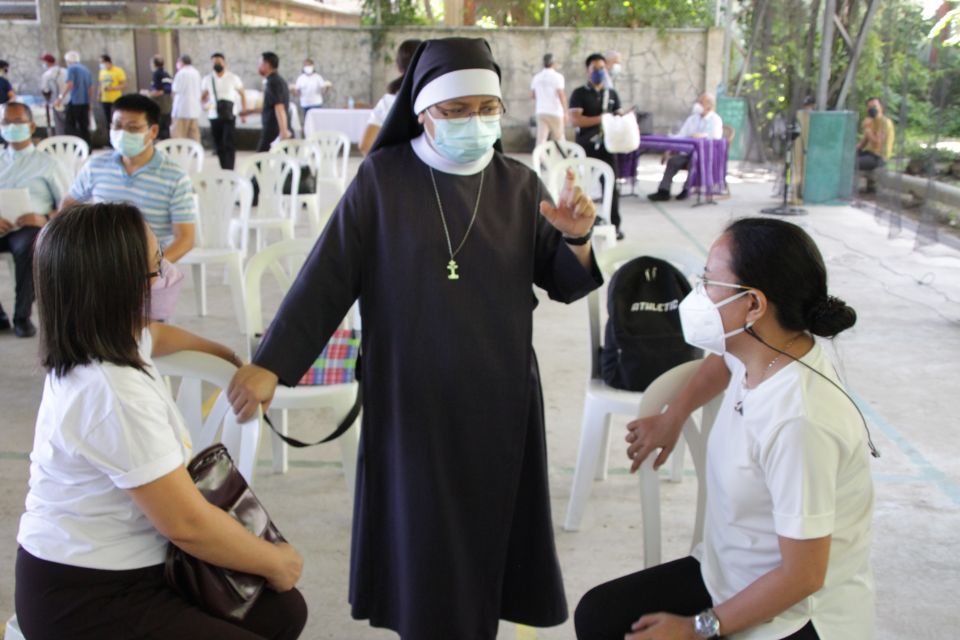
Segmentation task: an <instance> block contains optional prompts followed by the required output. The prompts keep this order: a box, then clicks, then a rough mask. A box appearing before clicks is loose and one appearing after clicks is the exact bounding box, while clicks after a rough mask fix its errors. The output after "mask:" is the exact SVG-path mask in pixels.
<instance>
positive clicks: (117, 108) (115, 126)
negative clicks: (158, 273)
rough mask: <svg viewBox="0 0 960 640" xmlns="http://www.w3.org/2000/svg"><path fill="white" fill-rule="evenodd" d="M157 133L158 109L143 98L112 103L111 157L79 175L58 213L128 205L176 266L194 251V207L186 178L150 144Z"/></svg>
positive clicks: (94, 162)
mask: <svg viewBox="0 0 960 640" xmlns="http://www.w3.org/2000/svg"><path fill="white" fill-rule="evenodd" d="M159 132H160V108H159V107H158V106H157V103H155V102H154V101H153V100H151V99H150V98H148V97H147V96H142V95H139V94H127V95H124V96H122V97H121V98H120V99H119V100H117V101H116V102H115V103H114V108H113V122H112V124H111V127H110V144H111V146H112V147H113V148H114V152H113V153H107V154H103V155H98V156H93V157H91V158H90V161H89V162H87V164H85V165H84V166H83V169H81V170H80V175H78V176H77V179H76V181H75V182H74V184H73V186H72V187H71V188H70V192H69V194H68V195H67V197H66V198H65V199H64V201H63V205H62V207H61V208H66V207H68V206H70V205H71V204H74V203H76V202H129V203H131V204H133V205H135V206H136V207H137V208H139V209H140V211H142V212H143V217H144V219H145V220H146V222H147V224H149V225H150V228H151V229H152V230H153V233H154V234H155V235H156V236H157V240H158V241H159V242H160V246H161V247H162V248H163V255H164V257H165V258H166V259H167V260H168V261H170V262H176V261H177V260H179V259H180V258H181V257H183V255H184V254H186V253H187V252H188V251H190V249H192V248H193V240H194V234H195V227H194V223H195V220H196V207H195V204H194V199H193V189H192V187H191V184H190V179H189V178H188V177H187V175H186V174H185V173H184V172H183V170H182V169H180V167H179V166H177V164H176V163H174V162H173V161H172V160H170V159H169V158H167V157H166V156H165V155H163V153H161V152H160V151H157V150H156V149H155V148H154V146H153V142H154V140H156V139H157V135H158V134H159Z"/></svg>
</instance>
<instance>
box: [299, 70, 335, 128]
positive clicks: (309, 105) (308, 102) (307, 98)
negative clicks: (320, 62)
mask: <svg viewBox="0 0 960 640" xmlns="http://www.w3.org/2000/svg"><path fill="white" fill-rule="evenodd" d="M332 86H333V83H332V82H330V81H329V80H324V79H323V76H321V75H320V74H319V73H317V68H316V67H315V66H314V65H313V60H311V59H310V58H307V59H306V60H304V61H303V73H301V74H300V76H299V77H298V78H297V82H296V84H294V86H293V95H295V96H298V97H299V98H300V109H301V110H302V111H303V117H304V118H306V117H307V111H310V109H317V108H319V107H322V106H323V96H324V94H325V93H326V92H327V91H329V90H330V87H332Z"/></svg>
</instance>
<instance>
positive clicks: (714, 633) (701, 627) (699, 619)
mask: <svg viewBox="0 0 960 640" xmlns="http://www.w3.org/2000/svg"><path fill="white" fill-rule="evenodd" d="M693 632H694V633H696V634H697V635H698V636H700V637H701V638H718V637H720V619H719V618H718V617H717V614H716V613H714V612H713V609H706V610H704V611H701V612H700V613H698V614H697V615H695V616H694V617H693Z"/></svg>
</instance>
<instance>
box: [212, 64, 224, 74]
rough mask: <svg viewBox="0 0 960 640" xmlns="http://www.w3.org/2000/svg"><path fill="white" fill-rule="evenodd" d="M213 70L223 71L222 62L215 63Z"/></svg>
mask: <svg viewBox="0 0 960 640" xmlns="http://www.w3.org/2000/svg"><path fill="white" fill-rule="evenodd" d="M213 70H214V71H216V72H217V73H220V72H221V71H223V65H222V64H215V65H213Z"/></svg>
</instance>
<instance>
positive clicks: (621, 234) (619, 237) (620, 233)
mask: <svg viewBox="0 0 960 640" xmlns="http://www.w3.org/2000/svg"><path fill="white" fill-rule="evenodd" d="M617 240H623V231H620V229H617Z"/></svg>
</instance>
